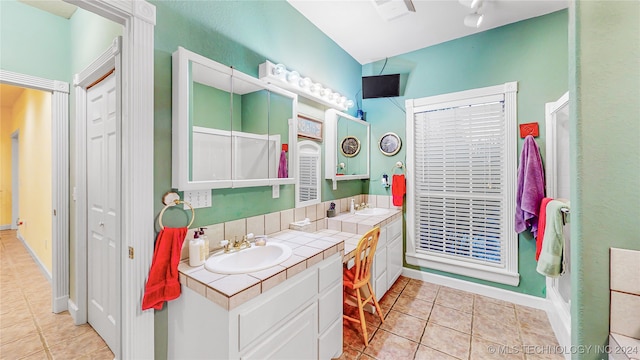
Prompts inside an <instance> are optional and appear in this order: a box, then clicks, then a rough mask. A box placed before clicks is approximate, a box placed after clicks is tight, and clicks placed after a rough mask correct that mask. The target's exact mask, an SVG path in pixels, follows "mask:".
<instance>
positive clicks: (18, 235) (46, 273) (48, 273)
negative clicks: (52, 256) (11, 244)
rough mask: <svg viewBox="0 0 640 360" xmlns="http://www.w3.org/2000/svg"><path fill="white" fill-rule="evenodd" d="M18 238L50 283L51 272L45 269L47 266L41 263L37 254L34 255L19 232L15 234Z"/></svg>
mask: <svg viewBox="0 0 640 360" xmlns="http://www.w3.org/2000/svg"><path fill="white" fill-rule="evenodd" d="M16 236H17V238H18V240H20V242H21V243H22V245H24V248H25V249H27V252H28V253H29V255H31V258H33V261H35V262H36V264H37V265H38V267H39V268H40V271H42V274H43V275H44V277H45V278H47V280H48V281H49V284H51V279H52V278H51V273H50V272H49V270H47V268H46V267H45V266H44V264H43V263H42V261H40V259H39V258H38V256H37V255H36V253H35V252H33V250H32V249H31V247H30V246H29V244H28V243H27V242H26V241H25V240H24V238H23V237H22V235H20V232H18V233H17V234H16Z"/></svg>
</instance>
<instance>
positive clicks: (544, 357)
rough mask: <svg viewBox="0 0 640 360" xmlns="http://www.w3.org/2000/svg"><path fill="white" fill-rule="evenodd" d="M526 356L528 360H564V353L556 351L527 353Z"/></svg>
mask: <svg viewBox="0 0 640 360" xmlns="http://www.w3.org/2000/svg"><path fill="white" fill-rule="evenodd" d="M524 357H525V359H527V360H564V355H562V354H556V353H539V354H538V353H534V354H529V353H525V355H524Z"/></svg>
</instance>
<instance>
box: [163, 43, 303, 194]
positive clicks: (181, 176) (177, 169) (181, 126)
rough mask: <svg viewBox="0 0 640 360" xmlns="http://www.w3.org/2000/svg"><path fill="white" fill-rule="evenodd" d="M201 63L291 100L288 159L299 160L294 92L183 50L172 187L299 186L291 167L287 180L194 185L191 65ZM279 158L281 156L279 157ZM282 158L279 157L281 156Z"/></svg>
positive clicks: (175, 78) (176, 86) (178, 63)
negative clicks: (190, 120)
mask: <svg viewBox="0 0 640 360" xmlns="http://www.w3.org/2000/svg"><path fill="white" fill-rule="evenodd" d="M190 62H197V63H199V64H201V65H203V66H206V67H209V68H211V69H214V70H217V71H220V72H222V73H225V74H229V75H230V76H231V78H232V79H233V78H234V77H235V78H238V79H241V80H244V81H247V82H249V83H252V84H254V85H257V86H259V87H260V88H262V89H265V90H268V91H270V92H273V93H276V94H279V95H282V96H285V97H288V98H291V100H292V106H291V108H292V113H291V117H290V118H289V120H288V127H289V135H288V139H287V141H288V144H289V150H288V153H289V154H288V158H289V163H290V164H293V162H294V161H295V159H296V146H292V145H294V144H296V142H297V139H298V126H297V121H298V120H297V115H298V95H297V94H295V93H292V92H290V91H287V90H284V89H281V88H279V87H277V86H275V85H272V84H270V83H267V82H265V81H263V80H260V79H257V78H255V77H252V76H249V75H247V74H245V73H242V72H240V71H238V70H236V69H234V68H233V67H230V66H227V65H223V64H221V63H218V62H216V61H214V60H211V59H209V58H206V57H204V56H202V55H199V54H196V53H194V52H192V51H189V50H187V49H185V48H183V47H181V46H179V47H178V50H176V51H175V52H174V53H173V55H172V63H173V64H172V72H173V74H172V82H173V83H172V138H171V139H172V144H171V148H172V149H171V155H172V160H171V161H172V165H171V186H172V187H173V188H175V189H178V190H181V191H183V190H205V189H223V188H242V187H254V186H274V185H284V184H295V182H296V168H295V166H291V165H290V166H289V177H287V178H266V179H251V180H238V179H230V180H227V179H225V180H204V181H192V180H191V179H190V178H189V163H190V158H191V154H189V149H190V144H189V141H190V140H189V139H190V136H189V133H190V132H191V129H190V128H189V95H190V94H189V88H190V84H189V81H190V76H189V63H190ZM278 154H279V153H278ZM278 158H279V155H278Z"/></svg>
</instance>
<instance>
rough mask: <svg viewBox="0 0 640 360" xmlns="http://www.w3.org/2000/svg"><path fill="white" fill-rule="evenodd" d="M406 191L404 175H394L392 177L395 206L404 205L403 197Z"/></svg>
mask: <svg viewBox="0 0 640 360" xmlns="http://www.w3.org/2000/svg"><path fill="white" fill-rule="evenodd" d="M405 191H406V184H405V181H404V175H393V178H392V179H391V195H392V197H393V205H394V206H402V198H403V197H404V194H405Z"/></svg>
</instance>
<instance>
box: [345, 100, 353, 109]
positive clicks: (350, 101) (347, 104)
mask: <svg viewBox="0 0 640 360" xmlns="http://www.w3.org/2000/svg"><path fill="white" fill-rule="evenodd" d="M344 106H346V107H347V109H349V108H352V107H353V100H347V101H346V102H345V103H344Z"/></svg>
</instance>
